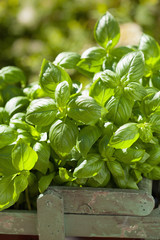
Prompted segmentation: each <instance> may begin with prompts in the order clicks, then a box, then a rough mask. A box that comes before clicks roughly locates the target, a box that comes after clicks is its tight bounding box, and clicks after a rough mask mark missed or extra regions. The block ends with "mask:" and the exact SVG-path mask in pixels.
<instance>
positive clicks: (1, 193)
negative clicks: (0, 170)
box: [0, 176, 14, 210]
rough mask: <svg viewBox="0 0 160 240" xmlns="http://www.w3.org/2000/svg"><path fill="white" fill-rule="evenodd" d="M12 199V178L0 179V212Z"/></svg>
mask: <svg viewBox="0 0 160 240" xmlns="http://www.w3.org/2000/svg"><path fill="white" fill-rule="evenodd" d="M13 198H14V181H13V176H9V177H2V178H0V210H3V209H4V208H5V206H6V207H8V206H7V205H9V204H10V203H11V202H12V201H13Z"/></svg>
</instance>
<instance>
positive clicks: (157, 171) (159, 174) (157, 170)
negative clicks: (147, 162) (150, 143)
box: [144, 166, 160, 180]
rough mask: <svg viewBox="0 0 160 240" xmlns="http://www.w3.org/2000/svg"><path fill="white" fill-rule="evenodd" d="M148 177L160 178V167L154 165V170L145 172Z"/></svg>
mask: <svg viewBox="0 0 160 240" xmlns="http://www.w3.org/2000/svg"><path fill="white" fill-rule="evenodd" d="M144 176H145V177H146V178H149V179H152V180H160V167H159V166H154V167H153V169H152V171H150V172H149V173H146V174H144Z"/></svg>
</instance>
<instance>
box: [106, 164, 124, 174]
mask: <svg viewBox="0 0 160 240" xmlns="http://www.w3.org/2000/svg"><path fill="white" fill-rule="evenodd" d="M107 166H108V169H109V170H110V172H111V173H112V175H113V177H124V176H125V174H124V170H123V168H122V166H121V164H120V162H118V161H116V160H114V161H107Z"/></svg>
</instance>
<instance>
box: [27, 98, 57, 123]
mask: <svg viewBox="0 0 160 240" xmlns="http://www.w3.org/2000/svg"><path fill="white" fill-rule="evenodd" d="M57 112H58V109H57V106H56V103H55V101H54V100H53V99H45V98H41V99H35V100H33V101H32V102H31V103H30V105H29V107H28V108H27V113H26V121H27V122H28V123H30V124H34V125H39V126H47V125H50V124H51V123H52V122H53V121H54V120H55V118H56V114H57Z"/></svg>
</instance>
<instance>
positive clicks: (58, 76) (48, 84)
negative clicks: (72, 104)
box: [40, 59, 72, 98]
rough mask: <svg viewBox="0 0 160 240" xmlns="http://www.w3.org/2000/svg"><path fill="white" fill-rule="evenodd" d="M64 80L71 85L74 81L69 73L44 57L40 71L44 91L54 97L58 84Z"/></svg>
mask: <svg viewBox="0 0 160 240" xmlns="http://www.w3.org/2000/svg"><path fill="white" fill-rule="evenodd" d="M63 81H67V82H68V83H69V85H70V87H71V85H72V83H71V79H70V77H69V75H68V73H67V72H66V71H65V70H63V69H62V68H61V67H59V66H56V65H54V64H53V63H51V62H49V61H47V60H46V59H44V60H43V63H42V67H41V73H40V85H41V87H42V89H43V90H44V92H46V93H47V94H48V95H49V96H50V97H53V98H54V95H55V89H56V86H57V84H58V83H60V82H63Z"/></svg>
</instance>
